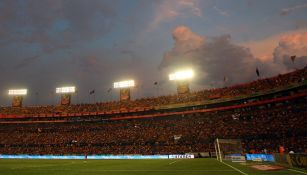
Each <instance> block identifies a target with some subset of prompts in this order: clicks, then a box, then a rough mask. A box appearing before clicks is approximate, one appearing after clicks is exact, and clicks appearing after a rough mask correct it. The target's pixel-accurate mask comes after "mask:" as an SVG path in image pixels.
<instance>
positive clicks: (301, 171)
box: [288, 169, 307, 174]
mask: <svg viewBox="0 0 307 175" xmlns="http://www.w3.org/2000/svg"><path fill="white" fill-rule="evenodd" d="M288 170H289V171H294V172H297V173H302V174H307V173H305V172H303V171H299V170H294V169H288Z"/></svg>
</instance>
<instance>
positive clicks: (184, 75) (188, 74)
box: [168, 70, 194, 81]
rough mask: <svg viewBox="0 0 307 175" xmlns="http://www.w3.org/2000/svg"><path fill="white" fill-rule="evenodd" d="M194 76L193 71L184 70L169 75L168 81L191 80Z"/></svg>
mask: <svg viewBox="0 0 307 175" xmlns="http://www.w3.org/2000/svg"><path fill="white" fill-rule="evenodd" d="M193 76H194V71H193V70H184V71H178V72H175V73H172V74H169V75H168V77H169V80H171V81H173V80H187V79H191V78H193Z"/></svg>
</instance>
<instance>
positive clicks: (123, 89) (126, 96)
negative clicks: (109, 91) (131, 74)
mask: <svg viewBox="0 0 307 175" xmlns="http://www.w3.org/2000/svg"><path fill="white" fill-rule="evenodd" d="M134 86H135V82H134V80H125V81H119V82H114V88H115V89H119V90H120V101H125V100H130V89H131V88H132V87H134Z"/></svg>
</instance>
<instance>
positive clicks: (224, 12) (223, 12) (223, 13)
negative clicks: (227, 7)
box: [213, 6, 229, 17]
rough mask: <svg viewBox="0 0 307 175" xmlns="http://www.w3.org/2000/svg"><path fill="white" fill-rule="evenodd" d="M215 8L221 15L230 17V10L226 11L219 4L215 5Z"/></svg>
mask: <svg viewBox="0 0 307 175" xmlns="http://www.w3.org/2000/svg"><path fill="white" fill-rule="evenodd" d="M213 9H214V10H215V11H217V12H218V14H220V15H221V16H225V17H229V13H228V12H226V11H224V10H222V9H220V8H218V7H217V6H214V7H213Z"/></svg>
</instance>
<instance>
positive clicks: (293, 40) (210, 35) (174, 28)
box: [0, 0, 307, 106]
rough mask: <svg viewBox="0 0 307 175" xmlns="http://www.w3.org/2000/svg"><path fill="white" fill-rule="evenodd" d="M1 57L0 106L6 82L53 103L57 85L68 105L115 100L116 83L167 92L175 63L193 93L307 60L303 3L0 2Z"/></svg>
mask: <svg viewBox="0 0 307 175" xmlns="http://www.w3.org/2000/svg"><path fill="white" fill-rule="evenodd" d="M292 55H296V59H295V62H294V63H292V62H291V59H290V56H292ZM0 58H1V63H0V70H1V74H0V91H1V95H0V105H1V106H6V105H10V103H11V99H10V97H8V95H7V90H8V89H10V88H28V89H29V94H28V96H27V97H26V98H25V105H38V104H42V105H45V104H56V103H58V100H59V97H58V96H57V95H56V94H55V88H56V87H58V86H64V85H75V86H76V87H77V89H78V93H77V94H75V95H74V97H73V103H88V102H89V101H90V102H93V101H94V97H93V95H92V96H91V97H89V91H91V90H93V89H95V100H96V101H109V100H117V99H118V93H119V92H118V91H117V90H112V91H110V92H108V89H110V88H111V87H112V86H113V82H114V81H118V80H124V79H135V80H136V83H137V87H135V88H134V89H133V91H132V96H133V97H132V98H133V99H135V98H141V97H152V96H158V95H165V94H174V93H176V85H175V84H174V83H173V82H169V81H168V73H170V72H171V71H174V70H176V69H179V68H193V69H194V70H195V74H196V75H195V78H194V79H193V80H192V81H191V89H192V91H196V90H200V89H205V88H214V87H222V86H225V85H227V86H229V85H232V84H236V83H244V82H249V81H253V80H256V79H257V75H256V73H255V70H256V68H258V69H259V71H260V74H261V78H265V77H270V76H275V75H278V74H280V73H286V72H289V71H293V70H294V69H296V68H303V67H305V66H307V0H223V1H222V0H105V1H103V0H0ZM224 76H226V77H227V81H226V82H224ZM154 82H158V85H154Z"/></svg>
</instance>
